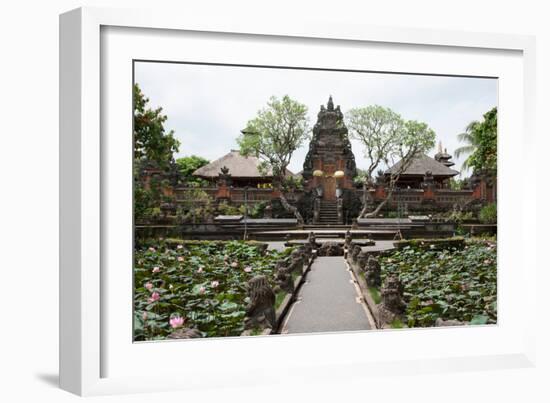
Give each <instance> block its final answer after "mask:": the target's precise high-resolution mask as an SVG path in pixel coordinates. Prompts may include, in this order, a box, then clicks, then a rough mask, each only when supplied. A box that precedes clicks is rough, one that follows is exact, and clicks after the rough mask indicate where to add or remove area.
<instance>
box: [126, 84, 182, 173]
mask: <svg viewBox="0 0 550 403" xmlns="http://www.w3.org/2000/svg"><path fill="white" fill-rule="evenodd" d="M148 104H149V98H146V97H145V95H144V94H143V92H141V89H140V88H139V85H138V84H134V159H135V160H141V161H142V160H147V161H148V162H152V163H156V164H157V166H158V167H159V168H167V167H168V166H169V164H170V162H172V159H173V154H174V153H176V152H178V149H179V145H180V143H179V141H178V140H177V139H176V138H175V137H174V132H173V131H169V132H168V133H167V132H166V131H165V129H164V123H165V122H166V119H167V117H166V115H163V114H162V108H156V109H152V108H151V107H149V106H148Z"/></svg>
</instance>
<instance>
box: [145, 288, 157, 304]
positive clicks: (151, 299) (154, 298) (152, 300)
mask: <svg viewBox="0 0 550 403" xmlns="http://www.w3.org/2000/svg"><path fill="white" fill-rule="evenodd" d="M159 299H160V294H159V293H158V292H156V291H155V292H154V293H152V294H151V297H149V299H148V300H147V301H148V302H149V303H153V302H156V301H158V300H159Z"/></svg>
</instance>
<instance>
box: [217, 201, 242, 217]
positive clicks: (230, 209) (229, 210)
mask: <svg viewBox="0 0 550 403" xmlns="http://www.w3.org/2000/svg"><path fill="white" fill-rule="evenodd" d="M216 211H217V212H218V214H221V215H242V214H243V211H241V209H240V207H239V206H236V205H234V204H230V203H226V202H222V203H220V204H218V207H217V209H216Z"/></svg>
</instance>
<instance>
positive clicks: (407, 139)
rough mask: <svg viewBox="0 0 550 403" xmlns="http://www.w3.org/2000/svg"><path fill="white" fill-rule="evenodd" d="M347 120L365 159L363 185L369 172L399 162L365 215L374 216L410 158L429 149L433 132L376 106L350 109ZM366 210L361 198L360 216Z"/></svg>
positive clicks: (432, 142)
mask: <svg viewBox="0 0 550 403" xmlns="http://www.w3.org/2000/svg"><path fill="white" fill-rule="evenodd" d="M347 122H348V128H349V130H350V135H351V137H352V138H355V139H357V140H360V141H361V142H362V143H363V145H364V154H365V157H366V158H367V160H368V161H369V167H368V168H367V170H366V171H365V181H366V182H365V185H368V184H370V183H372V181H373V177H372V174H373V172H374V171H375V170H376V169H378V168H379V167H380V166H381V165H382V164H384V165H385V166H386V167H389V166H391V165H394V164H395V163H396V162H398V161H401V164H400V166H399V169H397V170H396V171H393V172H391V174H390V178H389V182H388V189H389V191H388V193H387V197H386V199H385V200H384V201H383V202H381V203H380V204H379V205H378V207H376V208H375V209H374V211H373V212H371V213H369V214H368V215H367V216H371V215H376V214H378V212H379V211H380V209H381V208H382V207H383V206H384V205H385V204H386V203H387V201H388V200H389V198H390V197H391V196H392V193H393V189H394V187H395V184H396V183H397V181H398V180H399V177H400V175H401V174H402V173H403V172H404V171H406V170H407V168H408V167H409V165H410V164H411V162H412V161H413V160H414V158H415V157H416V156H418V155H419V154H424V153H426V152H428V151H429V150H430V149H431V148H433V146H434V144H435V132H434V131H433V130H432V129H430V128H429V127H428V125H427V124H426V123H424V122H418V121H415V120H404V119H403V118H402V117H401V116H400V115H399V114H398V113H396V112H394V111H392V110H391V109H389V108H385V107H382V106H379V105H371V106H367V107H364V108H354V109H351V110H350V111H349V112H348V113H347ZM367 193H368V192H365V195H367ZM365 197H366V196H365ZM367 209H368V203H367V200H366V199H365V200H364V207H363V210H362V211H361V214H360V216H364V215H365V214H366V213H367Z"/></svg>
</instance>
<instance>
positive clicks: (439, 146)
mask: <svg viewBox="0 0 550 403" xmlns="http://www.w3.org/2000/svg"><path fill="white" fill-rule="evenodd" d="M437 151H438V152H439V153H440V154H441V153H443V144H441V140H439V145H438V147H437Z"/></svg>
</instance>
